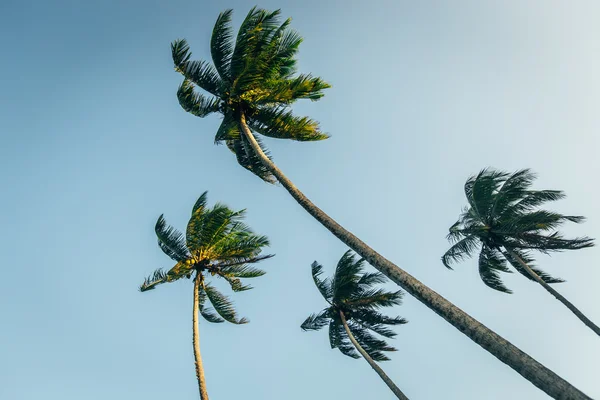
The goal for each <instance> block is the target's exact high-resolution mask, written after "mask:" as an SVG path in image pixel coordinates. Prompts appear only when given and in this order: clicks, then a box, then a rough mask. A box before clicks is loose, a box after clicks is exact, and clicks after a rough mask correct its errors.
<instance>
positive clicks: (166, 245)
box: [154, 214, 190, 261]
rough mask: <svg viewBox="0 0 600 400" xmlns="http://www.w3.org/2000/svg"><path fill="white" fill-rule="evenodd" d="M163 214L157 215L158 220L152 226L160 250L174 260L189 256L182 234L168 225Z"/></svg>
mask: <svg viewBox="0 0 600 400" xmlns="http://www.w3.org/2000/svg"><path fill="white" fill-rule="evenodd" d="M163 215H164V214H163ZM163 215H161V216H160V217H158V221H156V225H155V227H154V231H155V232H156V236H157V237H158V241H159V246H160V248H161V250H163V252H164V253H165V254H166V255H168V256H169V257H171V258H172V259H173V260H175V261H182V260H185V259H187V258H189V257H190V252H189V250H188V248H187V246H186V244H185V239H184V237H183V234H182V233H181V232H179V231H178V230H177V229H175V228H173V227H171V226H168V225H167V222H166V221H165V218H164V216H163Z"/></svg>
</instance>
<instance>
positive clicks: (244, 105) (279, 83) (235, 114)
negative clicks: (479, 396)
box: [171, 8, 587, 398]
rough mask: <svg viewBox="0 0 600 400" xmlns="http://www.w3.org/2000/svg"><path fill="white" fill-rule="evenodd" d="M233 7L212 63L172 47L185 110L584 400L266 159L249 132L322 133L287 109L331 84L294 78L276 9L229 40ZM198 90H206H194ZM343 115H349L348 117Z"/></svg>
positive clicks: (467, 323) (527, 364) (520, 365)
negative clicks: (215, 124) (215, 122)
mask: <svg viewBox="0 0 600 400" xmlns="http://www.w3.org/2000/svg"><path fill="white" fill-rule="evenodd" d="M231 15H232V11H231V10H227V11H225V12H222V13H221V14H219V17H218V18H217V22H216V23H215V26H214V29H213V32H212V36H211V41H210V52H211V57H212V60H213V63H214V66H213V65H212V64H210V63H208V62H205V61H191V53H190V51H189V46H188V44H187V42H186V41H185V40H177V41H175V42H173V44H172V46H171V50H172V55H173V61H174V64H175V69H176V70H177V71H178V72H179V73H181V74H182V75H183V76H184V78H185V79H184V81H183V83H182V84H181V86H180V87H179V90H178V91H177V97H178V99H179V103H180V104H181V106H182V107H183V109H184V110H186V111H188V112H189V113H191V114H193V115H196V116H198V117H205V116H207V115H209V114H211V113H220V114H222V115H223V122H222V123H221V125H220V127H219V129H218V130H217V133H216V136H215V142H217V143H221V142H225V144H226V145H227V147H228V148H229V149H230V150H231V151H232V152H233V153H235V156H236V158H237V161H238V163H239V164H240V165H242V166H243V167H244V168H246V169H248V170H250V171H252V172H253V173H254V174H256V175H257V176H259V177H260V178H261V179H263V180H265V181H267V182H271V183H273V182H275V181H278V182H279V183H281V185H283V187H284V188H285V189H286V190H287V191H288V192H289V193H290V195H291V196H292V197H293V198H294V199H295V200H296V201H297V202H298V204H300V205H301V206H302V207H303V208H304V209H305V210H306V211H307V212H308V213H309V214H310V215H312V216H313V217H314V218H315V219H316V220H317V221H319V222H320V223H321V224H322V225H323V226H324V227H325V228H327V229H328V230H329V231H331V232H332V233H333V234H334V235H335V236H336V237H337V238H338V239H340V240H341V241H342V242H343V243H345V244H346V245H347V246H348V247H350V248H351V249H353V250H354V251H355V252H356V253H358V254H359V255H360V256H361V257H363V258H364V259H365V260H367V261H368V262H369V263H370V264H371V265H373V266H374V267H375V268H376V269H377V270H379V271H380V272H382V273H383V274H384V275H386V276H387V277H389V278H390V279H391V280H392V281H394V282H395V283H397V284H398V285H400V286H401V287H402V288H404V289H405V290H406V291H407V292H408V293H410V294H411V295H412V296H414V297H415V298H417V299H418V300H419V301H421V302H422V303H423V304H425V305H426V306H427V307H429V308H430V309H431V310H433V311H434V312H435V313H436V314H438V315H439V316H441V317H442V318H444V319H445V320H446V321H448V322H449V323H450V324H452V325H453V326H454V327H455V328H457V329H458V330H459V331H460V332H462V333H464V334H465V335H467V336H468V337H469V338H470V339H471V340H473V341H474V342H476V343H477V344H479V345H480V346H481V347H483V348H484V349H486V350H487V351H489V352H490V353H492V354H493V355H494V356H495V357H497V358H498V359H500V360H501V361H502V362H504V363H506V364H507V365H509V366H510V367H511V368H513V369H514V370H515V371H517V372H518V373H519V374H521V375H522V376H523V377H525V378H526V379H527V380H529V381H530V382H531V383H533V384H534V385H536V386H537V387H539V388H540V389H542V390H543V391H545V392H546V393H548V394H549V395H551V396H555V397H556V396H569V397H571V398H587V396H585V395H584V394H583V393H581V392H580V391H579V390H578V389H576V388H575V387H573V386H572V385H571V384H569V383H568V382H567V381H565V380H564V379H562V378H561V377H559V376H558V375H556V374H555V373H554V372H552V371H551V370H549V369H548V368H546V367H544V366H543V365H542V364H540V363H538V362H537V361H535V360H534V359H533V358H531V357H530V356H529V355H527V354H526V353H524V352H522V351H521V350H519V349H518V348H517V347H515V346H514V345H513V344H512V343H510V342H508V341H507V340H505V339H504V338H502V337H501V336H499V335H498V334H496V333H495V332H493V331H492V330H491V329H489V328H487V327H486V326H484V325H483V324H481V323H480V322H479V321H477V320H476V319H474V318H473V317H471V316H470V315H468V314H467V313H465V312H464V311H463V310H461V309H460V308H458V307H456V306H455V305H454V304H452V303H451V302H449V301H448V300H446V299H445V298H443V297H442V296H440V295H439V294H438V293H436V292H435V291H433V290H431V289H430V288H428V287H427V286H425V285H424V284H423V283H421V282H420V281H418V280H417V279H415V278H414V277H413V276H412V275H410V274H409V273H407V272H406V271H404V270H402V269H400V268H399V267H398V266H397V265H395V264H394V263H392V262H391V261H389V260H388V259H386V258H385V257H383V256H382V255H381V254H379V253H377V252H376V251H375V250H373V249H372V248H371V247H369V246H368V245H367V244H366V243H364V242H363V241H362V240H360V239H359V238H358V237H356V236H355V235H354V234H352V233H351V232H350V231H348V230H347V229H345V228H344V227H342V226H341V225H340V224H338V223H337V222H336V221H335V220H334V219H333V218H331V217H330V216H329V215H327V214H326V213H325V212H323V211H322V210H321V209H320V208H319V207H317V206H316V205H315V204H314V203H312V202H311V201H310V200H309V199H308V198H307V197H306V196H305V195H304V194H303V193H302V192H301V191H300V190H298V188H297V187H296V186H295V185H294V184H293V183H292V182H291V181H290V180H289V179H288V178H287V177H286V176H285V175H284V174H283V172H282V171H281V170H280V169H279V168H278V167H277V166H276V165H275V164H274V163H273V161H272V160H271V159H270V156H269V154H268V151H267V150H266V148H265V147H264V146H263V145H262V143H261V142H260V140H259V138H257V137H255V136H254V134H253V132H255V133H259V134H261V135H264V136H268V137H273V138H278V139H292V140H298V141H313V140H322V139H325V138H327V135H326V134H324V133H323V132H322V131H321V130H320V128H319V124H318V123H317V122H316V121H314V120H312V119H310V118H307V117H297V116H295V115H294V114H293V113H292V112H291V110H290V106H291V104H292V103H294V102H295V101H296V100H298V99H310V100H318V99H319V98H321V97H322V96H323V90H324V89H326V88H328V87H329V84H327V83H326V82H324V81H323V80H321V79H320V78H317V77H313V76H311V75H307V74H300V75H295V73H296V54H297V52H298V47H299V45H300V43H301V42H302V38H301V37H300V35H298V33H296V32H295V31H293V30H291V29H289V25H290V21H291V20H290V19H287V20H286V21H284V22H283V23H281V24H280V21H279V15H280V11H279V10H277V11H274V12H269V11H265V10H261V9H257V8H253V9H251V10H250V12H249V13H248V15H247V16H246V18H245V19H244V21H243V22H242V25H241V26H240V29H239V31H238V34H237V37H236V38H235V39H234V36H233V30H232V27H231ZM195 87H199V88H201V89H203V90H204V91H205V92H207V93H208V94H209V95H208V96H206V95H204V94H201V93H198V92H196V91H195ZM346 117H347V116H346Z"/></svg>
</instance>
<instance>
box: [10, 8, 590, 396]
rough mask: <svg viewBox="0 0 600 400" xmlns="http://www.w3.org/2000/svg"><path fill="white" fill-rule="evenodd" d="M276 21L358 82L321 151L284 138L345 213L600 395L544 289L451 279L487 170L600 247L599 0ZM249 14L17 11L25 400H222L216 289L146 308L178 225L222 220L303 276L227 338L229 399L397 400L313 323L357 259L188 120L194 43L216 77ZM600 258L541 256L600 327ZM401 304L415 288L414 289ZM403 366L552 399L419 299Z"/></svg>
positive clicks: (411, 378) (481, 388)
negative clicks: (162, 246) (318, 272)
mask: <svg viewBox="0 0 600 400" xmlns="http://www.w3.org/2000/svg"><path fill="white" fill-rule="evenodd" d="M483 3H484V2H479V1H466V0H464V1H452V2H450V1H446V2H431V1H423V2H418V4H417V3H415V2H407V1H371V2H359V1H344V2H342V1H312V0H306V1H303V2H293V3H292V2H281V1H279V2H276V1H265V2H263V3H260V4H259V6H261V7H264V8H268V9H275V8H282V9H283V15H284V16H292V17H293V18H294V22H293V27H294V28H296V29H297V30H299V31H300V33H301V34H302V35H303V36H304V37H305V42H304V44H303V45H302V48H301V52H300V68H301V70H302V71H303V72H312V73H314V74H316V75H319V76H322V77H323V78H324V79H326V80H328V81H329V82H331V83H332V85H333V88H332V89H330V90H328V91H327V95H326V96H325V98H324V99H322V100H321V101H320V102H317V103H307V104H298V106H297V107H296V110H297V111H298V113H306V114H309V115H310V116H312V117H314V118H315V119H317V120H319V121H321V123H322V126H323V129H324V130H325V131H327V132H329V133H330V134H331V135H332V137H331V139H329V140H327V141H325V142H320V143H286V142H280V141H276V140H268V141H267V143H268V145H269V147H270V148H271V150H272V153H273V156H274V159H275V161H276V162H277V163H278V165H279V166H280V167H281V168H282V169H283V170H284V171H285V172H286V173H287V174H288V176H289V177H290V178H291V179H292V180H293V181H294V182H295V183H296V184H297V186H298V187H300V188H301V189H302V190H304V191H305V193H306V194H307V195H308V196H309V197H311V198H312V199H313V200H314V202H315V203H316V204H318V205H319V206H320V207H321V208H323V209H324V210H325V211H327V212H329V213H330V214H331V215H332V216H333V217H334V218H336V219H337V220H338V221H339V222H340V223H342V224H343V225H345V226H346V227H347V228H349V229H350V230H351V231H353V232H354V233H355V234H357V235H358V236H359V237H361V238H362V239H363V240H365V241H366V242H367V243H369V244H370V245H372V246H373V247H374V248H375V249H377V250H378V251H379V252H381V253H382V254H384V255H385V256H386V257H388V258H389V259H391V260H393V261H394V262H396V263H397V264H398V265H400V266H401V267H403V268H405V269H406V270H407V271H409V272H410V273H411V274H413V275H415V276H416V277H418V278H419V279H421V280H422V281H423V282H424V283H426V284H427V285H429V286H430V287H432V288H433V289H435V290H436V291H438V292H439V293H441V294H443V295H444V296H445V297H447V298H448V299H450V300H451V301H453V302H454V303H455V304H457V305H458V306H460V307H461V308H463V309H464V310H465V311H467V312H469V313H470V314H471V315H472V316H474V317H475V318H477V319H479V320H480V321H481V322H483V323H485V324H486V325H488V326H489V327H490V328H492V329H494V330H496V332H498V333H499V334H501V335H502V336H504V337H505V338H507V339H509V340H510V341H512V342H513V343H514V344H516V345H517V346H519V347H520V348H521V349H522V350H524V351H526V352H527V353H529V354H530V355H532V356H533V357H534V358H536V359H537V360H538V361H540V362H542V363H544V364H545V365H546V366H548V367H549V368H551V369H552V370H554V371H555V372H557V373H558V374H559V375H561V376H563V377H564V378H566V379H567V380H569V381H570V382H571V383H573V384H574V385H575V386H577V387H578V388H580V389H581V390H583V391H584V392H586V393H587V394H588V395H590V396H592V397H600V386H599V385H598V381H597V375H598V365H597V360H598V359H599V358H600V341H599V340H598V338H597V337H595V335H594V334H593V333H592V332H591V331H590V330H588V329H587V328H585V327H584V326H583V325H582V324H581V323H580V322H579V321H578V320H577V319H576V318H575V317H574V316H573V315H571V314H570V312H569V311H568V310H566V309H565V308H564V307H562V306H561V305H560V303H558V302H557V301H556V300H554V299H553V298H552V297H551V296H550V295H549V294H547V293H546V292H545V291H544V290H543V289H542V288H541V287H538V286H537V285H534V284H532V283H530V282H529V281H526V280H525V279H524V278H522V277H521V276H516V274H513V275H512V276H507V277H506V279H505V281H506V283H507V285H508V286H509V287H510V288H512V289H513V290H514V292H515V293H514V294H513V295H505V294H502V293H496V292H494V291H492V290H490V289H488V288H487V287H486V286H485V285H484V284H483V283H482V282H481V281H480V279H479V276H478V274H477V270H476V264H475V261H474V260H470V261H467V262H464V263H463V264H461V265H457V267H456V268H455V271H448V270H446V269H445V268H444V267H443V266H442V265H441V263H440V261H439V257H440V255H441V254H442V253H443V252H444V251H445V250H446V248H447V246H448V244H447V242H446V240H445V235H446V233H447V229H448V227H449V226H450V225H451V224H452V223H453V222H454V221H455V220H456V217H457V216H458V213H459V212H460V209H461V207H462V206H463V205H464V202H465V200H464V195H463V192H462V185H463V183H464V181H465V179H466V178H467V177H468V176H469V175H471V174H474V173H476V172H477V171H478V170H479V169H481V168H483V167H486V166H493V167H496V168H501V169H507V170H514V169H518V168H522V167H531V168H533V169H534V170H535V171H536V172H538V173H539V176H540V177H539V180H538V181H537V183H536V187H538V188H553V189H562V190H565V191H566V193H567V195H568V198H567V199H566V200H563V201H561V202H559V203H556V204H554V205H553V207H554V208H555V209H556V210H559V211H561V212H564V213H568V214H581V215H585V216H587V217H588V221H587V222H586V223H585V224H583V225H579V226H567V227H566V228H565V232H566V233H568V234H570V235H589V236H593V237H598V236H600V210H599V208H598V206H597V205H598V200H597V199H598V195H599V194H600V192H599V189H598V187H597V185H596V182H597V181H598V178H597V176H598V173H600V161H599V158H598V154H597V153H598V148H600V146H599V145H600V139H599V135H598V131H599V129H600V114H598V112H597V105H598V104H599V103H600V78H599V75H598V71H600V57H599V56H598V54H600V53H599V50H600V42H599V41H598V37H600V26H599V25H598V24H597V21H598V18H599V17H600V6H599V5H598V4H597V3H596V2H593V1H579V2H576V3H573V2H570V3H569V4H567V3H566V2H561V1H542V0H532V1H528V2H520V1H491V2H485V4H483ZM252 5H254V3H253V2H247V1H223V2H201V1H189V0H185V1H184V0H175V1H171V2H160V1H133V0H132V1H87V2H79V1H58V0H57V1H53V2H43V1H16V0H4V1H3V2H2V5H0V31H1V35H0V48H1V49H2V52H3V55H4V56H3V62H2V63H0V88H1V91H0V135H1V143H2V144H1V146H0V187H1V188H2V192H1V193H2V196H0V210H2V224H3V229H2V232H1V233H0V236H1V240H0V246H1V249H0V250H1V251H0V265H1V266H2V279H1V280H0V315H2V320H3V324H2V328H1V329H0V360H1V362H0V398H2V399H10V400H30V399H38V398H41V397H43V398H45V399H49V400H54V399H61V400H69V399H81V398H84V399H89V400H95V399H105V398H111V399H132V398H145V399H149V400H152V399H164V398H177V399H184V398H196V396H197V387H196V382H195V377H194V369H193V355H192V345H191V300H192V297H191V296H192V292H191V289H192V285H191V282H188V281H183V282H179V283H176V284H173V285H165V286H162V287H160V288H159V290H156V291H154V292H150V293H144V294H141V293H139V292H137V286H138V285H139V284H140V283H141V281H142V280H143V278H144V276H146V275H147V274H149V273H150V272H151V271H153V270H154V269H156V268H158V267H169V266H170V265H169V259H168V258H167V257H166V256H164V255H163V254H162V253H161V252H160V250H159V249H158V247H157V246H156V241H155V237H154V233H153V226H154V223H155V221H156V218H157V217H158V216H159V215H160V214H161V213H165V216H166V218H167V220H168V221H169V222H170V223H172V224H173V225H175V226H178V227H180V228H183V226H185V225H184V224H185V223H186V222H187V218H188V215H189V212H190V209H191V207H192V205H193V203H194V201H195V200H196V198H197V197H198V196H199V195H200V194H201V193H202V192H203V191H204V190H209V200H210V201H211V202H214V201H222V202H225V203H227V204H228V205H230V206H231V207H232V208H238V209H239V208H247V209H248V222H249V224H250V225H251V226H252V227H253V228H254V229H255V230H256V231H257V232H259V233H262V234H266V235H268V236H269V237H270V238H271V242H272V249H271V250H272V252H274V253H276V254H277V257H275V258H274V259H272V260H269V261H267V262H265V263H264V264H263V267H264V268H265V269H267V270H268V271H269V273H268V274H267V275H266V276H264V277H262V278H260V279H257V280H255V281H254V282H252V283H253V284H254V286H255V290H253V291H249V292H244V293H240V294H236V295H235V296H233V298H234V300H235V302H236V304H237V306H238V310H239V311H240V312H241V314H242V315H244V316H247V317H249V318H250V320H251V323H250V324H248V325H246V326H233V325H216V326H215V325H210V324H208V323H204V322H202V323H201V328H200V329H201V331H200V335H201V346H202V353H203V356H204V362H205V367H206V378H207V382H208V390H209V393H210V395H211V398H214V399H227V398H236V397H241V396H243V397H244V398H250V399H289V400H295V399H304V398H318V399H320V398H333V399H338V398H339V399H342V398H344V399H355V398H356V399H358V398H376V399H392V398H393V395H392V394H391V392H389V390H388V389H387V388H386V387H385V385H384V384H383V383H382V382H381V381H380V380H379V378H378V377H377V375H376V374H375V373H374V372H373V371H372V370H371V369H370V368H369V366H368V365H367V364H366V363H365V362H364V361H363V360H352V359H349V358H347V357H344V356H342V355H341V354H340V353H339V352H337V351H333V350H331V349H330V348H329V345H328V342H327V334H326V332H317V333H303V332H301V331H300V329H299V325H300V323H301V322H302V321H303V320H304V318H305V317H306V316H307V315H308V314H310V313H311V312H315V311H318V310H320V309H321V308H323V307H324V304H323V301H322V299H321V298H320V296H319V294H318V292H317V290H316V289H315V288H314V286H313V284H312V281H311V277H310V272H309V270H310V268H309V267H310V263H311V262H312V261H313V260H318V261H319V262H321V263H322V264H323V265H325V266H326V268H327V270H328V272H331V271H332V269H333V267H334V265H335V263H336V261H337V260H338V259H339V257H340V256H341V255H342V254H343V252H344V251H345V250H346V248H345V247H344V246H343V245H342V244H341V243H339V242H338V241H337V240H336V239H335V238H334V237H332V236H331V235H330V234H329V233H328V232H327V231H326V230H325V229H324V228H322V227H321V226H320V225H318V224H317V223H316V222H315V221H313V220H312V219H311V218H310V217H309V216H308V215H307V214H306V213H305V212H304V211H303V210H302V209H301V208H300V207H299V206H298V205H296V204H295V202H294V201H293V200H292V199H291V198H290V197H289V196H288V195H287V193H286V192H285V191H284V190H283V188H281V187H276V186H268V185H267V184H264V183H262V182H261V181H260V180H258V179H257V178H255V177H253V176H252V175H251V174H250V173H248V172H246V171H245V170H243V169H242V168H240V167H239V166H238V165H237V164H236V162H235V160H234V158H233V156H232V155H231V153H229V151H228V150H227V149H226V148H225V147H222V146H221V147H216V146H213V145H212V142H213V135H214V132H215V130H216V128H217V126H218V123H219V120H218V118H216V117H214V118H213V117H211V118H207V119H204V120H201V119H198V118H195V117H192V116H190V115H188V114H186V113H185V112H184V111H183V110H181V108H180V107H179V105H178V103H177V100H176V98H175V90H176V88H177V85H178V84H179V82H180V77H179V76H178V75H177V74H176V73H175V72H174V71H173V67H172V61H171V58H170V51H169V43H170V42H171V41H172V40H174V39H176V38H186V39H188V41H189V43H190V45H191V47H192V51H193V52H194V55H195V56H196V57H199V58H200V57H201V58H207V57H208V55H209V52H208V40H209V35H210V32H211V30H212V26H213V24H214V21H215V19H216V17H217V15H218V13H219V12H220V11H222V10H224V9H226V8H234V10H235V19H234V24H235V25H236V26H237V25H238V24H239V22H240V21H241V19H242V18H243V16H244V15H245V14H246V13H247V11H248V10H249V8H250V7H251V6H252ZM599 256H600V249H599V248H592V249H586V250H583V251H580V252H574V253H563V254H557V255H553V256H552V257H548V256H540V257H539V258H538V265H540V266H542V267H544V268H545V269H546V270H547V271H549V272H551V273H553V274H556V275H558V276H561V277H563V278H565V279H566V280H567V283H564V284H561V285H559V286H557V288H558V290H559V291H560V292H561V293H562V294H564V295H565V296H566V297H567V298H569V299H570V300H571V301H572V302H573V303H575V304H576V305H577V306H579V307H580V309H581V310H582V311H583V312H584V313H586V314H587V315H588V316H589V317H590V318H591V319H592V320H594V321H596V322H600V307H598V304H599V299H598V293H597V287H598V284H597V282H598V279H600V270H599V268H598V259H599ZM390 287H393V285H390ZM393 312H394V313H396V314H399V315H401V316H403V317H405V318H407V319H408V320H409V321H410V323H409V324H407V325H405V326H402V327H400V328H398V330H397V331H398V337H397V339H396V340H395V341H394V344H395V346H396V347H398V348H399V351H398V352H397V353H396V354H393V357H392V358H393V360H392V361H391V362H387V363H385V364H383V368H384V369H385V370H386V372H387V373H388V375H389V376H390V377H391V378H392V379H394V380H395V382H396V383H397V384H398V386H399V387H400V388H401V389H402V390H403V391H404V392H405V393H406V394H407V395H408V396H409V397H410V398H414V399H435V398H452V399H464V400H467V399H504V398H515V399H543V398H546V396H545V395H544V394H543V393H542V392H540V391H539V390H537V389H536V388H535V387H534V386H532V385H531V384H529V383H528V382H527V381H526V380H524V379H523V378H521V377H520V375H518V374H517V373H515V372H513V371H512V370H511V369H510V368H508V367H506V366H505V365H503V364H502V363H500V362H499V361H497V360H496V359H495V358H494V357H492V356H491V355H489V354H488V353H486V352H485V351H484V350H482V349H481V348H480V347H479V346H477V345H475V344H474V343H472V342H471V341H470V340H469V339H468V338H466V337H465V336H463V335H462V334H460V333H459V332H458V331H456V330H455V329H454V328H452V327H451V326H450V325H449V324H448V323H446V322H445V321H443V320H442V319H440V318H439V317H437V316H436V315H435V314H434V313H433V312H431V311H429V310H428V309H427V308H425V307H424V306H422V305H421V304H420V303H418V302H417V301H416V300H414V299H412V298H410V297H409V296H407V297H406V298H405V302H404V304H403V305H402V306H400V307H397V308H396V309H394V310H393Z"/></svg>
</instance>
